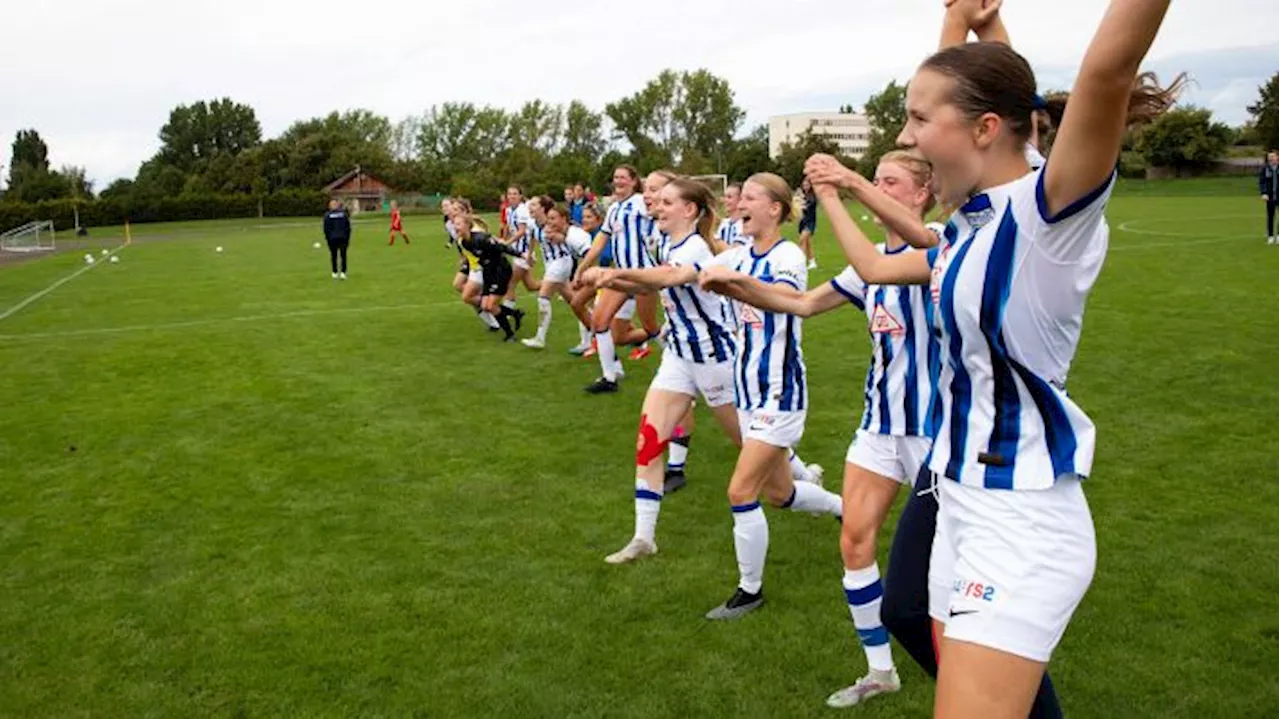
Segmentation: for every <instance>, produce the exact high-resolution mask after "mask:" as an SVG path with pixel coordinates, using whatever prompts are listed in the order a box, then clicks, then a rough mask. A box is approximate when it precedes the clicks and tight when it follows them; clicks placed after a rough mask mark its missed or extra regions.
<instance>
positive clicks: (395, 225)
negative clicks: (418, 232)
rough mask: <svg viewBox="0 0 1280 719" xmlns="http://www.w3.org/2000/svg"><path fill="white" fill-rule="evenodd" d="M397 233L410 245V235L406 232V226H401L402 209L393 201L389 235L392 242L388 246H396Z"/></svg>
mask: <svg viewBox="0 0 1280 719" xmlns="http://www.w3.org/2000/svg"><path fill="white" fill-rule="evenodd" d="M397 233H398V234H399V235H400V236H401V237H403V238H404V243H405V244H406V245H407V244H409V234H408V233H407V232H405V231H404V226H403V225H401V224H400V207H399V205H397V204H396V201H395V200H392V201H391V232H390V234H389V236H390V241H389V242H387V244H388V245H394V244H395V243H396V234H397Z"/></svg>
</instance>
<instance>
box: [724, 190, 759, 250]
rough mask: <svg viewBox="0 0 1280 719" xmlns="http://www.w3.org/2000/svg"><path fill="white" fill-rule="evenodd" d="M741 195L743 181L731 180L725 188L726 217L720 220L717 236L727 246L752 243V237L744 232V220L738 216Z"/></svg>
mask: <svg viewBox="0 0 1280 719" xmlns="http://www.w3.org/2000/svg"><path fill="white" fill-rule="evenodd" d="M741 196H742V183H741V182H731V183H729V185H728V187H725V188H724V219H723V220H720V227H719V228H717V229H716V237H717V238H718V239H719V240H720V241H721V242H723V243H724V244H725V246H726V247H734V246H736V245H748V244H751V238H750V237H747V236H746V235H744V234H742V220H741V219H739V218H738V199H739V198H740V197H741Z"/></svg>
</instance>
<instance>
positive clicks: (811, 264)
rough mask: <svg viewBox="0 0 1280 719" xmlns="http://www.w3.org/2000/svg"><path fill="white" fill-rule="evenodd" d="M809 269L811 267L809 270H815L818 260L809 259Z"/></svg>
mask: <svg viewBox="0 0 1280 719" xmlns="http://www.w3.org/2000/svg"><path fill="white" fill-rule="evenodd" d="M809 269H811V270H816V269H818V261H817V260H809Z"/></svg>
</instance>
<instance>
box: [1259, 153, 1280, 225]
mask: <svg viewBox="0 0 1280 719" xmlns="http://www.w3.org/2000/svg"><path fill="white" fill-rule="evenodd" d="M1277 164H1280V153H1277V152H1276V151H1275V150H1272V151H1271V152H1268V153H1267V161H1266V162H1265V163H1263V165H1262V169H1261V170H1259V171H1258V191H1259V192H1260V193H1262V200H1263V201H1264V202H1266V203H1267V244H1268V245H1274V244H1275V243H1276V203H1277V201H1280V168H1277Z"/></svg>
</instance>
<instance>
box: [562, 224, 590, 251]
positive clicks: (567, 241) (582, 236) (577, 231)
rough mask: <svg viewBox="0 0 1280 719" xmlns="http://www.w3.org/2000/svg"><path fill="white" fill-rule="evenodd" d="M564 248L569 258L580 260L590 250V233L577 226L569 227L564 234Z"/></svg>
mask: <svg viewBox="0 0 1280 719" xmlns="http://www.w3.org/2000/svg"><path fill="white" fill-rule="evenodd" d="M564 246H565V247H566V248H567V249H568V250H569V254H570V256H572V257H574V258H577V259H582V258H583V257H586V256H587V252H589V251H590V250H591V233H589V232H587V231H586V230H584V229H582V228H581V227H578V226H577V225H570V226H569V231H568V232H566V233H565V234H564Z"/></svg>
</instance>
